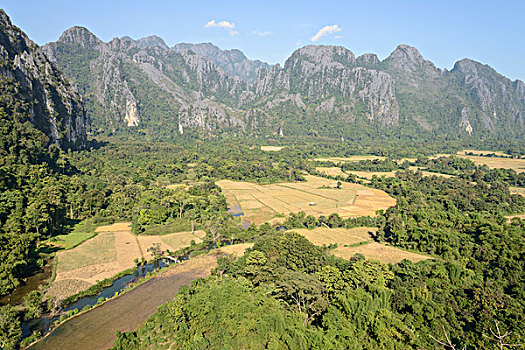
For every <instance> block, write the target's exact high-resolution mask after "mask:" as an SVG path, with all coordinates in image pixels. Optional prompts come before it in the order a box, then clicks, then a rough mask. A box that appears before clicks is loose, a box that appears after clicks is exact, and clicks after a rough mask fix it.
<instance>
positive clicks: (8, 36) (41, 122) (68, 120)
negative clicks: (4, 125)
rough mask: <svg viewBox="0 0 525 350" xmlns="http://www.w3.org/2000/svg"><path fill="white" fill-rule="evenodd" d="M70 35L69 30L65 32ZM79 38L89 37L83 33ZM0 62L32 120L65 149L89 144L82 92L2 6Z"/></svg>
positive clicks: (1, 72) (3, 76)
mask: <svg viewBox="0 0 525 350" xmlns="http://www.w3.org/2000/svg"><path fill="white" fill-rule="evenodd" d="M75 31H76V30H72V32H71V33H70V34H71V35H73V34H74V33H73V32H75ZM77 34H78V33H77ZM68 38H69V34H67V35H66V36H65V39H66V40H68ZM79 40H81V41H82V42H84V41H85V40H89V38H86V37H84V36H82V35H80V36H79ZM0 62H1V63H0V79H3V80H4V81H5V82H6V84H12V88H13V89H14V90H15V91H16V93H17V95H18V96H22V98H23V99H24V103H26V104H27V105H28V110H29V113H30V120H31V122H32V123H33V124H34V125H35V126H36V127H37V128H38V129H39V130H41V131H42V132H44V133H45V134H46V135H47V136H48V137H49V138H50V140H51V141H52V142H53V143H55V144H56V145H58V146H59V147H62V148H64V149H68V148H72V149H76V148H82V147H85V146H86V144H87V139H86V116H85V113H84V107H83V103H82V98H81V96H80V95H79V94H78V93H77V91H76V90H75V88H74V87H73V86H72V85H71V84H70V83H69V81H68V80H67V79H66V78H65V77H64V76H63V75H62V73H61V72H60V71H59V69H58V68H57V67H56V65H55V64H53V63H52V62H51V61H50V60H49V59H48V58H47V57H46V55H45V54H44V52H43V51H42V50H41V48H40V47H39V46H38V45H36V44H35V43H34V42H32V41H31V40H30V39H29V38H28V37H27V35H26V34H25V33H24V32H22V31H21V30H20V29H19V28H17V27H15V26H14V25H13V24H12V23H11V21H10V19H9V17H8V16H7V15H6V13H5V12H4V11H3V10H1V9H0Z"/></svg>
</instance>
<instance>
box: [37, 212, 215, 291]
mask: <svg viewBox="0 0 525 350" xmlns="http://www.w3.org/2000/svg"><path fill="white" fill-rule="evenodd" d="M96 231H97V232H98V235H97V236H96V237H94V238H92V239H90V240H88V241H86V242H84V243H82V244H80V245H79V246H77V247H75V248H73V249H70V250H66V251H60V252H57V259H58V265H57V274H56V278H55V280H54V281H53V283H52V284H51V287H50V288H49V290H48V292H47V294H46V297H48V298H53V297H55V298H58V299H64V298H66V297H68V296H71V295H73V294H76V293H78V292H80V291H82V290H85V289H86V288H87V287H89V286H91V285H93V284H95V283H97V281H101V280H103V279H106V278H110V277H113V276H114V275H116V274H117V273H119V272H121V271H124V270H126V269H129V268H132V267H133V266H135V262H134V260H135V259H141V258H142V257H144V258H146V259H152V258H153V256H152V254H151V253H149V252H148V251H147V250H148V248H149V247H151V246H153V243H159V244H160V248H161V249H163V250H168V249H169V250H170V251H176V250H178V249H180V248H183V247H185V246H189V245H190V242H191V241H192V240H194V241H195V243H199V242H201V241H202V238H204V236H205V235H206V233H205V232H204V231H195V233H194V234H192V233H191V232H177V233H171V234H167V235H147V236H146V235H143V236H136V235H134V234H133V233H131V231H130V223H129V222H121V223H116V224H113V225H108V226H101V227H99V228H97V230H96Z"/></svg>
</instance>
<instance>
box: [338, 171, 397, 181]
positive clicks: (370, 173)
mask: <svg viewBox="0 0 525 350" xmlns="http://www.w3.org/2000/svg"><path fill="white" fill-rule="evenodd" d="M397 171H398V170H394V171H357V170H349V171H348V173H349V174H354V175H356V176H357V177H362V178H365V179H368V180H370V179H372V176H374V175H376V176H377V177H381V176H385V177H394V176H396V173H397Z"/></svg>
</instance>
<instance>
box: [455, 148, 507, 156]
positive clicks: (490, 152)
mask: <svg viewBox="0 0 525 350" xmlns="http://www.w3.org/2000/svg"><path fill="white" fill-rule="evenodd" d="M467 153H473V154H475V155H478V156H479V155H482V154H495V155H497V156H502V157H508V156H510V155H509V154H507V153H505V152H498V151H478V150H475V149H464V150H463V151H458V153H457V154H458V155H467Z"/></svg>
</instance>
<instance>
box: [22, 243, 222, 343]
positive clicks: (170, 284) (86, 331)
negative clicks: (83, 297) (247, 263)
mask: <svg viewBox="0 0 525 350" xmlns="http://www.w3.org/2000/svg"><path fill="white" fill-rule="evenodd" d="M219 254H220V253H218V252H213V253H210V254H206V255H201V256H199V257H196V258H193V259H191V260H189V261H186V262H184V263H181V264H177V265H174V266H172V267H171V268H169V269H168V270H166V271H164V272H163V273H161V274H159V275H157V276H155V277H153V278H152V279H151V280H149V281H148V282H146V283H144V284H143V285H141V286H139V287H137V288H135V289H134V290H132V291H130V292H128V293H125V294H123V295H122V296H120V297H118V298H116V299H114V300H111V301H109V302H107V303H105V304H103V305H101V306H99V307H96V308H94V309H92V310H90V311H88V312H86V313H83V314H81V315H79V316H77V317H74V318H72V319H71V320H69V321H67V322H65V323H64V324H62V325H61V326H59V327H58V328H56V329H55V330H54V331H53V332H51V334H50V335H49V336H48V337H46V338H44V339H43V340H42V341H40V342H38V343H36V344H35V345H33V346H32V347H31V349H50V350H51V349H53V350H55V349H76V350H84V349H85V350H98V349H108V348H110V347H111V346H112V345H113V342H114V340H115V338H116V332H117V331H132V330H134V329H136V328H137V327H138V326H139V325H140V324H142V323H143V322H145V321H146V320H147V319H148V318H149V317H150V315H151V314H153V313H154V312H155V311H156V310H157V308H158V307H159V306H160V305H162V304H164V303H165V302H167V301H169V300H172V299H173V298H174V297H175V295H176V294H177V292H178V290H179V288H180V286H183V285H188V284H190V283H191V281H193V280H194V279H196V278H200V277H206V276H209V274H210V271H211V269H213V268H214V267H215V266H216V265H217V256H218V255H219Z"/></svg>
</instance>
